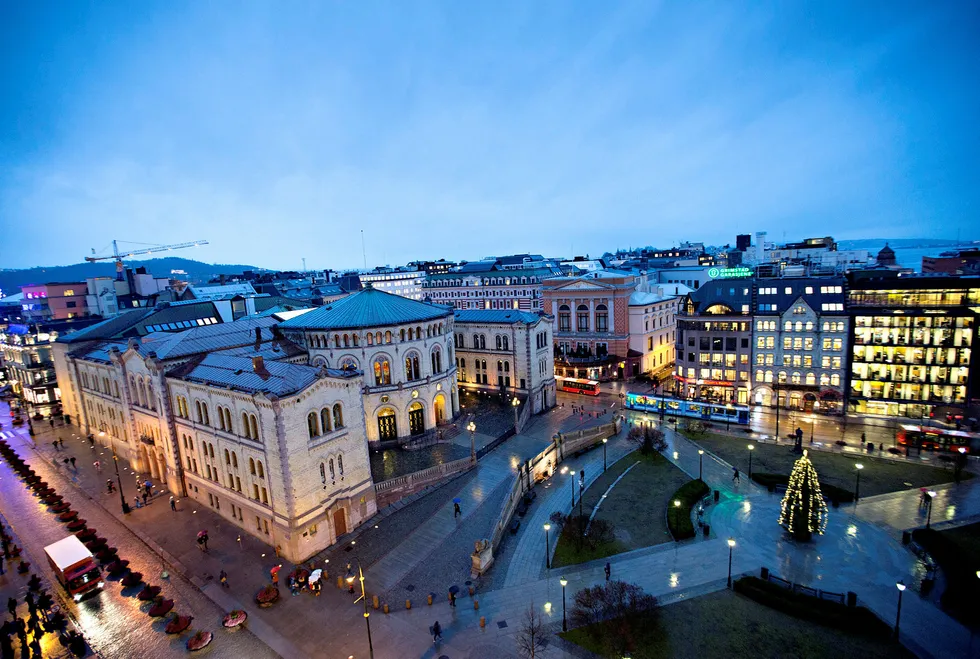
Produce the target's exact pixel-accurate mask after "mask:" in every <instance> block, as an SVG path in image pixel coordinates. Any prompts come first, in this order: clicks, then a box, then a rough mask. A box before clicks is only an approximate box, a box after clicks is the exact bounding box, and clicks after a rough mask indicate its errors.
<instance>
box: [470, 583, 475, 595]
mask: <svg viewBox="0 0 980 659" xmlns="http://www.w3.org/2000/svg"><path fill="white" fill-rule="evenodd" d="M475 592H476V586H470V597H473V593H475Z"/></svg>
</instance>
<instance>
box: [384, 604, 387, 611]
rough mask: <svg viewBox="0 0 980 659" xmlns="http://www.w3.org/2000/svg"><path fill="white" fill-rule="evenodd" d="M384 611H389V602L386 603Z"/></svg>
mask: <svg viewBox="0 0 980 659" xmlns="http://www.w3.org/2000/svg"><path fill="white" fill-rule="evenodd" d="M384 611H385V613H388V604H387V603H385V607H384Z"/></svg>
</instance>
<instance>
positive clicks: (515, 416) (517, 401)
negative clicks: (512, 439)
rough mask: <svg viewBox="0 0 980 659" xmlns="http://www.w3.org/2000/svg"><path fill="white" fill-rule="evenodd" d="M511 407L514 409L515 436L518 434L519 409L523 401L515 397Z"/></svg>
mask: <svg viewBox="0 0 980 659" xmlns="http://www.w3.org/2000/svg"><path fill="white" fill-rule="evenodd" d="M510 406H511V407H513V408H514V434H515V435H516V434H517V408H518V407H520V406H521V401H520V400H518V399H517V396H514V398H513V400H511V401H510Z"/></svg>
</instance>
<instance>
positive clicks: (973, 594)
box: [912, 529, 980, 618]
mask: <svg viewBox="0 0 980 659" xmlns="http://www.w3.org/2000/svg"><path fill="white" fill-rule="evenodd" d="M912 539H913V540H915V541H916V542H917V543H918V544H919V545H920V546H921V547H922V548H923V549H925V550H926V551H927V552H929V555H930V556H932V558H933V559H935V561H936V563H938V564H939V567H940V568H941V569H942V571H943V574H944V575H945V577H946V590H945V591H943V594H942V596H941V597H940V602H941V603H942V605H943V607H945V608H947V609H948V610H949V613H951V614H952V615H953V616H954V617H959V618H963V616H964V615H965V614H966V613H968V612H969V611H971V610H972V607H973V606H974V603H975V602H976V600H977V597H980V579H977V577H976V573H977V570H978V569H980V564H977V563H973V562H972V561H971V559H970V557H968V556H964V555H963V552H962V551H960V548H959V547H957V546H956V544H955V543H953V542H951V541H950V539H949V538H947V537H946V536H944V535H943V534H942V533H940V532H939V531H936V530H935V529H916V530H915V531H912Z"/></svg>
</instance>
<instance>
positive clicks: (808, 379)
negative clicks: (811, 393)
mask: <svg viewBox="0 0 980 659" xmlns="http://www.w3.org/2000/svg"><path fill="white" fill-rule="evenodd" d="M806 383H807V384H808V385H810V386H813V385H815V384H817V376H815V375H814V374H813V373H807V374H806Z"/></svg>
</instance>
